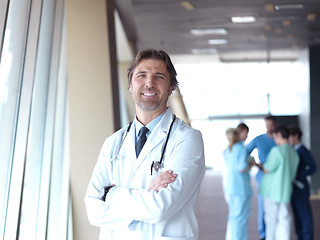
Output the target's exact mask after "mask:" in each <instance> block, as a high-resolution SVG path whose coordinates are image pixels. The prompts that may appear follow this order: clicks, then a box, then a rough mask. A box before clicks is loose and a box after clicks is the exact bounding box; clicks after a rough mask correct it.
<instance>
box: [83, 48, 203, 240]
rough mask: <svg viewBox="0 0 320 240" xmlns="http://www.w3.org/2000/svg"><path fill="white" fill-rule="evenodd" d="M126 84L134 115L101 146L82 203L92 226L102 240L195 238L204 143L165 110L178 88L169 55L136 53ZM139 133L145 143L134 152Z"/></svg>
mask: <svg viewBox="0 0 320 240" xmlns="http://www.w3.org/2000/svg"><path fill="white" fill-rule="evenodd" d="M128 80H129V91H130V92H131V94H132V98H133V100H134V102H135V106H136V117H135V119H134V120H133V122H132V124H130V125H129V126H127V127H125V128H123V129H120V130H119V131H117V132H116V133H114V134H113V135H111V136H110V137H108V138H107V139H106V141H105V142H104V144H103V146H102V149H101V152H100V155H99V158H98V161H97V164H96V166H95V168H94V171H93V174H92V178H91V180H90V182H89V186H88V188H87V193H86V197H85V204H86V209H87V214H88V218H89V221H90V223H91V224H92V225H95V226H98V227H100V239H101V240H105V239H108V240H109V239H116V240H119V239H139V240H140V239H141V240H142V239H144V240H151V239H155V240H156V239H159V240H160V239H163V240H164V239H166V240H174V239H179V240H186V239H188V240H191V239H192V240H195V239H198V224H197V219H196V216H195V212H194V208H195V205H196V200H197V197H198V193H199V188H200V184H201V182H202V179H203V176H204V173H205V164H204V149H203V140H202V135H201V133H200V132H199V131H197V130H195V129H193V128H191V127H189V126H188V125H187V124H186V123H185V122H183V121H182V120H180V119H178V118H176V117H175V116H174V114H173V113H172V112H171V110H170V109H169V108H168V107H167V101H168V98H169V96H170V95H171V93H172V91H174V90H175V88H176V87H177V85H178V82H177V80H176V71H175V69H174V66H173V64H172V62H171V60H170V57H169V56H168V54H167V53H165V52H164V51H156V50H153V49H150V50H144V51H141V52H139V53H138V55H137V56H136V57H135V59H134V60H133V61H132V63H131V66H130V67H129V69H128ZM142 127H147V130H146V136H145V137H146V139H147V140H146V142H145V144H144V145H143V144H142V145H143V147H142V150H141V152H140V153H139V150H137V149H138V145H139V144H140V143H138V144H136V142H140V140H141V139H142V138H145V137H144V136H143V134H142V136H141V134H140V133H139V131H140V129H141V128H142ZM136 145H137V146H136ZM136 148H137V149H136Z"/></svg>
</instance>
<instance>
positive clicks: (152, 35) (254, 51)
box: [115, 0, 320, 62]
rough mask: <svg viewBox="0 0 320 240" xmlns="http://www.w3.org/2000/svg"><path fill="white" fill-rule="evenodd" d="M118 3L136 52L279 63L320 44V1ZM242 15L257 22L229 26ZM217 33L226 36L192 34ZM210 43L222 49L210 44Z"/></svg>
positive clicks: (133, 0)
mask: <svg viewBox="0 0 320 240" xmlns="http://www.w3.org/2000/svg"><path fill="white" fill-rule="evenodd" d="M115 4H116V7H117V10H118V13H119V16H120V19H121V21H122V24H123V26H124V29H125V32H126V35H127V38H128V39H129V40H130V41H132V42H133V43H134V44H135V46H136V50H137V51H139V50H142V49H146V48H155V49H163V50H165V51H167V52H168V53H169V54H178V55H180V54H184V55H185V54H186V55H190V54H210V55H215V56H217V57H218V58H219V60H220V61H226V62H227V61H255V60H256V61H259V60H267V61H269V60H274V61H276V60H278V61H281V60H295V58H296V57H297V56H298V52H299V51H300V50H301V49H304V48H306V47H307V46H309V45H317V44H320V0H300V1H297V0H291V1H289V0H278V1H274V0H273V1H272V0H188V1H182V0H116V1H115ZM243 16H251V17H254V18H255V21H254V22H250V23H234V22H232V21H231V18H232V17H243ZM213 28H214V29H216V30H217V29H221V28H222V29H224V31H225V32H224V34H223V35H221V34H216V33H209V34H204V35H201V34H200V35H199V34H197V35H195V34H192V33H191V29H197V30H203V29H213ZM220 31H221V30H220ZM212 40H213V42H215V41H217V40H218V43H219V41H220V44H210V43H209V41H212ZM221 41H223V42H222V44H221Z"/></svg>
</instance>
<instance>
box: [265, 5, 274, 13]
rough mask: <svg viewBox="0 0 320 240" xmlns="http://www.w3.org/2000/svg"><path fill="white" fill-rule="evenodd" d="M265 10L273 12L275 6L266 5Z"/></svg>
mask: <svg viewBox="0 0 320 240" xmlns="http://www.w3.org/2000/svg"><path fill="white" fill-rule="evenodd" d="M264 9H265V10H266V11H267V12H273V10H274V5H273V4H266V5H264Z"/></svg>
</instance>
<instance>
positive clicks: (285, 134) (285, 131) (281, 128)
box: [273, 125, 289, 139]
mask: <svg viewBox="0 0 320 240" xmlns="http://www.w3.org/2000/svg"><path fill="white" fill-rule="evenodd" d="M273 133H280V134H281V136H282V137H283V138H284V139H288V138H289V129H288V128H287V127H286V126H284V125H279V126H277V127H275V129H274V131H273Z"/></svg>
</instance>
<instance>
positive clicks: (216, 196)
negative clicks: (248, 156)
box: [196, 170, 320, 240]
mask: <svg viewBox="0 0 320 240" xmlns="http://www.w3.org/2000/svg"><path fill="white" fill-rule="evenodd" d="M252 186H253V190H254V196H253V197H252V200H251V201H252V203H251V216H250V219H249V240H258V239H259V237H258V233H257V221H256V219H257V201H256V186H255V181H254V179H252ZM312 207H313V214H314V225H315V236H314V240H320V226H319V224H320V200H313V201H312ZM196 212H197V216H198V222H199V230H200V236H199V240H224V239H225V231H226V225H227V217H228V207H227V204H226V202H225V200H224V197H223V191H222V180H221V176H220V175H219V174H217V173H214V172H213V171H212V170H207V172H206V175H205V177H204V180H203V182H202V186H201V189H200V195H199V200H198V204H197V209H196ZM295 239H296V238H295V236H294V234H292V240H295Z"/></svg>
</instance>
